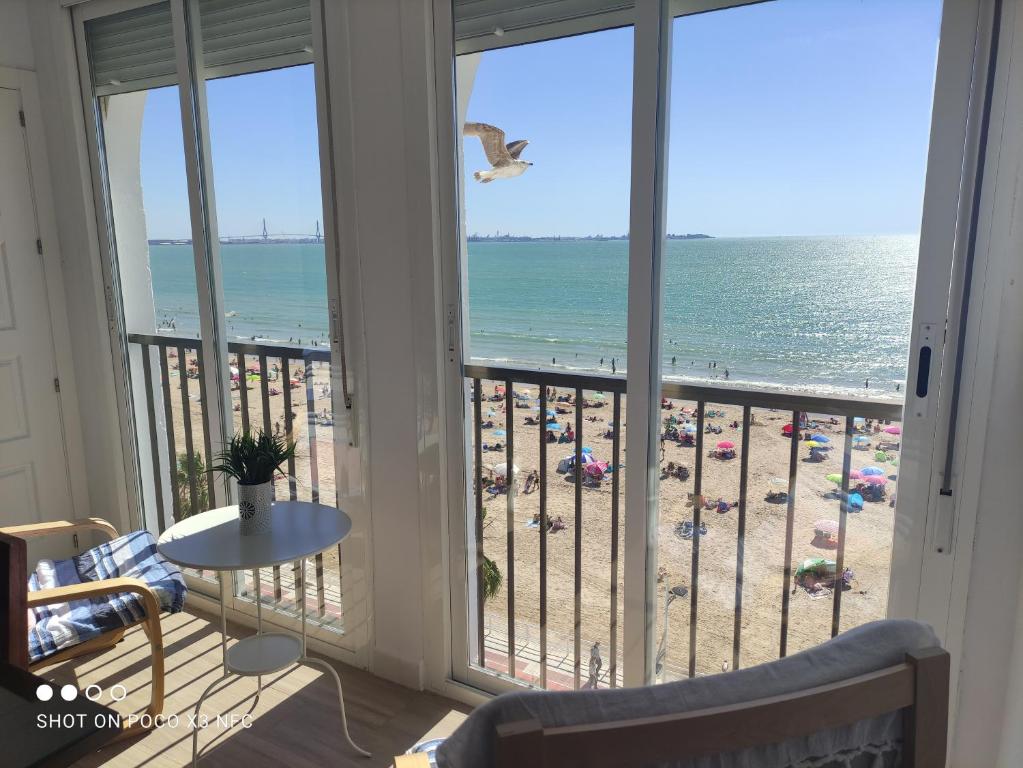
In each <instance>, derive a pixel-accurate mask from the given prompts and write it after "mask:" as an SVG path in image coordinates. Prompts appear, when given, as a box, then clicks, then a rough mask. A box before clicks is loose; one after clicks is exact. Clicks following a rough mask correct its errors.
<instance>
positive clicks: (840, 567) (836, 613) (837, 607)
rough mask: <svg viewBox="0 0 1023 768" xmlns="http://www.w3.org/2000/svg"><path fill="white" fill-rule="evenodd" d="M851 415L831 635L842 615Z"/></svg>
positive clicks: (844, 452) (844, 451)
mask: <svg viewBox="0 0 1023 768" xmlns="http://www.w3.org/2000/svg"><path fill="white" fill-rule="evenodd" d="M852 434H853V417H852V416H846V417H845V445H844V446H843V449H842V497H841V498H840V499H839V502H838V507H839V511H838V552H837V553H836V555H835V579H836V582H835V603H834V605H833V606H832V609H831V636H832V637H834V636H835V635H837V634H838V625H839V622H840V620H841V617H842V571H844V570H845V534H846V523H847V522H848V517H849V472H850V471H851V469H852Z"/></svg>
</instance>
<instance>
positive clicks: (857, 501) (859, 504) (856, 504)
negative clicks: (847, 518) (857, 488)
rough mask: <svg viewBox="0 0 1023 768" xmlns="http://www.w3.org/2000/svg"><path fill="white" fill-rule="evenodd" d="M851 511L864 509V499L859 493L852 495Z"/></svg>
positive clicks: (850, 496)
mask: <svg viewBox="0 0 1023 768" xmlns="http://www.w3.org/2000/svg"><path fill="white" fill-rule="evenodd" d="M849 509H863V497H862V496H860V495H859V494H858V493H850V494H849Z"/></svg>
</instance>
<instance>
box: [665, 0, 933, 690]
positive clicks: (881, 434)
mask: <svg viewBox="0 0 1023 768" xmlns="http://www.w3.org/2000/svg"><path fill="white" fill-rule="evenodd" d="M940 13H941V7H940V2H938V0H933V1H929V2H914V3H899V4H887V3H872V2H867V3H863V2H859V1H858V0H857V1H855V2H852V1H850V2H845V1H843V2H830V3H812V2H803V1H802V0H779V1H778V2H773V3H764V4H757V5H750V6H745V7H741V8H735V9H730V10H725V11H720V12H715V13H706V14H700V15H694V16H687V17H680V18H678V19H676V20H675V22H674V30H673V31H674V40H673V51H674V52H673V69H672V81H671V83H672V84H671V89H672V91H671V115H670V120H671V124H670V136H671V149H670V157H669V176H668V208H667V212H668V231H669V232H670V233H672V234H671V235H669V238H668V240H667V242H666V244H665V251H664V311H663V317H664V319H663V337H662V354H663V358H662V370H663V373H664V380H665V387H664V388H665V394H666V395H667V400H666V401H665V403H664V407H665V410H664V411H663V412H662V413H663V417H664V424H663V435H664V442H663V443H662V445H663V446H664V448H663V451H662V477H663V478H664V479H663V480H662V482H661V490H660V529H659V553H658V556H659V560H658V562H659V565H660V569H659V570H660V574H659V577H660V581H659V590H660V593H659V599H658V605H659V608H658V616H657V620H658V627H659V631H660V630H662V629H664V627H665V622H666V623H667V631H666V632H664V634H663V640H662V645H661V650H662V652H663V655H662V660H663V664H662V669H661V678H662V679H674V678H678V677H685V676H688V675H690V674H693V673H695V674H709V673H712V672H720V671H722V670H723V669H731V668H733V667H735V666H736V665H737V664H738V665H740V666H750V665H752V664H756V663H759V662H762V661H767V660H770V659H773V658H776V657H777V656H778V655H779V654H780V653H782V652H783V647H784V652H785V653H793V652H795V651H798V650H801V649H803V648H807V647H810V646H812V645H815V644H817V643H820V642H823V641H824V640H826V639H828V638H829V637H830V636H831V634H832V631H833V629H837V630H842V629H846V628H848V627H851V626H855V625H857V624H861V623H863V622H866V621H870V620H873V619H879V618H883V617H884V616H885V613H886V605H887V595H888V574H889V571H890V561H891V552H892V536H893V526H894V519H893V515H894V510H893V507H894V502H895V486H896V481H897V478H898V474H899V469H898V465H899V455H900V447H901V445H900V441H901V438H900V433H901V425H900V420H901V402H902V397H903V389H904V386H905V376H906V366H907V358H908V354H907V351H908V345H909V338H910V317H911V313H912V296H913V291H914V288H915V270H916V260H917V248H918V243H919V227H920V216H921V206H922V202H923V185H924V170H925V162H926V155H927V141H928V130H929V125H930V119H929V118H930V105H931V99H932V95H933V78H934V63H935V52H936V49H937V45H936V44H937V35H938V25H939V20H940ZM689 385H701V386H703V387H707V388H709V390H710V391H709V392H706V394H705V395H704V397H705V400H704V402H703V403H702V411H701V410H700V407H699V405H700V404H699V403H698V401H697V400H696V399H695V396H694V395H692V394H690V393H691V390H688V391H687V390H686V387H687V386H689ZM771 392H781V393H783V396H793V395H795V396H810V397H816V398H824V400H818V401H813V402H811V401H807V400H806V399H805V398H804V399H803V400H799V399H798V398H797V399H795V400H791V401H789V402H790V405H789V406H788V407H785V408H773V409H772V408H770V407H760V406H761V405H763V404H764V403H765V398H766V397H767V394H768V393H771ZM744 406H749V408H748V411H747V410H744ZM864 417H866V418H864ZM793 423H794V424H795V425H796V427H795V433H794V434H795V437H796V440H797V442H796V444H795V453H794V454H793V453H792V449H793V441H792V439H791V435H792V434H793V431H792V429H793V426H792V425H793ZM847 423H848V426H849V434H848V436H847V435H846V426H847ZM701 427H702V429H701ZM811 438H812V440H811ZM700 441H702V444H700V445H698V442H700ZM847 449H848V450H847ZM697 452H699V455H697ZM847 452H848V455H849V457H850V459H849V463H850V466H851V469H852V470H855V471H859V470H862V471H863V472H864V473H865V475H864V476H862V477H857V472H855V471H854V472H853V474H852V477H851V479H850V480H849V491H848V496H847V499H848V503H845V502H843V492H842V487H843V476H842V475H843V464H844V459H845V455H846V453H847ZM790 458H791V459H793V460H792V461H790ZM679 467H681V468H682V469H679ZM871 474H873V479H872V478H871ZM744 481H745V484H744ZM853 494H855V495H853ZM694 501H695V504H694ZM694 526H695V528H696V531H695V532H694ZM840 530H844V531H845V538H844V541H842V542H839V532H840ZM697 543H698V546H697ZM787 549H790V552H791V555H790V556H789V557H787V556H786V551H787ZM697 551H698V555H697ZM839 561H841V566H839ZM694 562H695V563H696V564H695V565H694ZM836 569H839V571H840V572H839V573H838V574H837V576H836ZM846 569H848V570H846ZM787 571H788V576H786V573H787ZM842 571H845V578H844V579H843V577H842V573H841V572H842ZM674 587H679V588H680V590H679V591H684V592H685V597H684V599H677V598H673V597H671V595H672V591H671V590H672V588H674ZM694 593H695V594H696V596H697V598H698V599H697V600H695V602H694V599H693V598H694ZM694 604H695V606H696V613H695V614H693V613H692V612H691V611H692V608H693V606H694ZM836 617H837V618H836ZM833 621H834V623H833ZM692 637H695V644H693V643H692V642H691V638H692ZM783 637H784V638H785V639H784V641H783V640H782V638H783ZM783 642H784V646H783Z"/></svg>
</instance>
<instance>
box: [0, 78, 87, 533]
mask: <svg viewBox="0 0 1023 768" xmlns="http://www.w3.org/2000/svg"><path fill="white" fill-rule="evenodd" d="M0 88H5V89H9V90H13V91H17V92H18V97H19V100H20V102H21V110H22V112H23V113H24V115H25V128H24V131H23V133H24V136H25V149H26V152H27V159H28V165H29V168H28V173H29V183H30V184H31V186H32V189H31V193H32V196H33V201H34V207H35V219H36V220H35V226H36V231H37V233H38V237H39V240H40V241H41V242H42V254H41V256H40V258H41V260H42V263H43V277H44V281H45V288H46V297H47V304H48V307H47V309H48V313H49V317H50V333H51V336H52V340H53V354H54V370H55V373H56V376H57V378H58V380H59V381H60V389H59V391H58V392H57V403H58V411H59V416H58V418H59V419H60V424H61V430H62V434H61V437H62V441H63V445H64V461H65V465H66V469H67V473H68V492H69V496H70V500H71V509H70V510H68V512H67V514H66V515H64V517H65V518H69V519H73V518H76V517H79V516H82V515H86V514H88V510H89V491H88V483H87V481H86V472H85V447H84V443H83V441H82V430H81V413H80V410H79V404H78V386H77V381H76V374H75V366H74V356H73V353H72V345H71V332H70V323H69V321H68V316H67V301H66V297H65V292H64V276H63V269H62V261H63V257H62V255H61V250H60V241H59V239H58V236H57V221H56V211H55V209H54V203H53V192H52V190H51V187H50V164H49V158H48V155H47V151H46V137H45V134H44V132H43V131H42V125H43V115H42V109H41V107H40V103H39V84H38V81H37V78H36V74H35V72H32V71H30V70H25V69H17V68H14V67H0ZM29 128H34V129H33V130H29ZM69 544H71V542H69ZM84 544H86V545H87V544H88V542H84Z"/></svg>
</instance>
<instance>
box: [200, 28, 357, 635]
mask: <svg viewBox="0 0 1023 768" xmlns="http://www.w3.org/2000/svg"><path fill="white" fill-rule="evenodd" d="M209 18H214V17H212V16H211V17H209ZM207 20H208V17H207V15H205V14H204V16H203V21H204V24H205V23H206V21H207ZM206 32H207V29H206V28H205V27H204V41H205V39H206V38H205V34H206ZM257 69H259V68H257ZM206 95H207V103H208V111H209V125H210V142H211V147H210V149H211V157H212V160H213V175H214V178H215V180H216V181H215V183H216V216H217V226H218V229H219V231H220V244H219V258H220V263H221V267H222V273H223V282H224V315H225V317H224V321H225V325H226V330H227V341H228V353H229V361H230V375H231V390H232V393H231V398H232V407H233V426H234V430H235V431H236V432H241V431H242V430H244V429H248V430H252V431H256V430H260V429H265V430H269V431H270V432H273V433H274V434H280V435H286V436H288V437H290V439H292V440H294V441H295V442H296V444H297V455H296V458H295V460H294V462H293V464H292V465H289V466H288V467H286V469H287V474H288V478H287V479H286V480H278V481H276V482H275V496H276V498H277V499H288V498H291V499H299V500H304V501H322V502H323V503H325V504H331V505H333V504H335V503H336V491H335V484H334V446H333V437H334V430H333V424H334V414H333V410H332V406H331V368H330V340H329V327H328V312H327V273H326V261H325V250H324V242H323V223H322V221H323V214H322V197H321V187H320V158H319V152H318V146H319V145H318V134H317V120H316V90H315V82H314V77H313V66H312V65H311V64H305V65H299V66H292V67H286V68H283V69H270V70H261V69H260V71H254V72H251V73H248V74H241V75H235V76H230V77H222V78H218V79H213V80H209V81H208V82H207V84H206ZM316 566H317V570H316V573H317V575H316V576H315V579H316V581H315V582H314V581H312V578H310V594H312V592H313V590H312V587H313V586H315V588H316V595H317V603H318V617H319V619H320V620H321V621H322V623H324V624H327V625H331V626H337V627H339V626H340V618H341V601H340V570H339V564H338V550H337V549H335V550H334V551H333V552H326V553H324V554H323V555H322V556H320V557H318V558H317V563H316ZM312 575H313V570H312V569H310V577H312ZM240 576H241V575H240ZM262 578H264V579H265V581H264V585H266V589H272V592H270V593H268V597H269V596H270V595H272V597H273V599H274V601H275V603H276V604H278V605H279V606H280V605H291V606H293V605H294V598H295V584H296V579H295V573H293V572H292V569H290V568H284V569H267V570H266V573H265V574H263V576H262ZM244 579H245V584H246V589H251V588H252V585H251V584H250V581H251V574H244ZM270 585H272V587H271V586H270ZM281 600H283V601H284V603H281V602H280V601H281Z"/></svg>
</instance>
